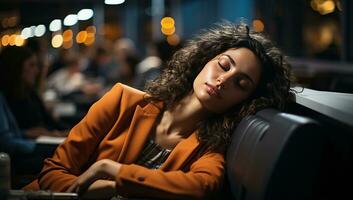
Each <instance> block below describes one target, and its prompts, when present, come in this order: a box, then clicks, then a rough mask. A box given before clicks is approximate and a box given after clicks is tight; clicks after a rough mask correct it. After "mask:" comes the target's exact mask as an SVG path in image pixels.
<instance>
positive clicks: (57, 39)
mask: <svg viewBox="0 0 353 200" xmlns="http://www.w3.org/2000/svg"><path fill="white" fill-rule="evenodd" d="M63 41H64V39H63V36H62V35H54V37H53V38H52V40H51V45H52V46H53V47H54V48H59V47H61V45H62V44H63Z"/></svg>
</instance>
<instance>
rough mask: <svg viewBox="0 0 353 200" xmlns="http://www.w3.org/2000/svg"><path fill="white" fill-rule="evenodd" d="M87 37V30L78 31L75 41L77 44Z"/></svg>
mask: <svg viewBox="0 0 353 200" xmlns="http://www.w3.org/2000/svg"><path fill="white" fill-rule="evenodd" d="M86 38H87V31H80V32H78V33H77V35H76V42H77V43H78V44H80V43H84V42H85V40H86Z"/></svg>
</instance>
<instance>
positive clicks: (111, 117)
mask: <svg viewBox="0 0 353 200" xmlns="http://www.w3.org/2000/svg"><path fill="white" fill-rule="evenodd" d="M145 95H146V93H144V92H141V91H138V90H136V89H133V88H131V87H128V86H126V85H123V84H116V85H115V86H114V87H113V88H112V89H111V90H110V91H109V92H108V93H107V94H105V95H104V96H103V97H102V98H101V99H100V100H99V101H97V102H96V103H95V104H94V105H92V107H91V108H90V110H89V111H88V113H87V115H86V116H85V117H84V118H83V119H82V121H81V122H80V123H78V124H77V125H76V126H75V127H74V128H72V130H71V131H70V134H69V136H68V137H67V139H66V140H65V142H64V143H63V144H62V145H60V146H59V147H58V148H57V150H56V152H55V154H54V156H53V157H52V158H48V159H46V160H45V161H44V167H43V169H42V171H41V173H40V175H39V178H38V179H37V180H36V181H34V182H33V183H31V184H30V185H28V186H26V187H25V188H24V189H25V190H29V189H32V190H36V189H42V190H51V191H56V192H64V191H66V190H67V189H68V188H69V187H70V186H71V185H72V184H73V182H74V181H75V179H76V178H77V177H78V176H79V175H80V174H82V173H83V172H84V171H85V170H87V168H88V167H90V166H91V165H92V164H93V163H94V162H96V161H98V160H101V159H111V160H114V161H117V162H119V163H122V167H121V169H120V171H119V173H118V174H116V177H115V181H116V190H117V193H118V194H120V195H122V196H127V197H152V198H153V197H156V198H166V199H205V198H212V196H213V195H214V194H215V193H216V192H217V190H218V189H219V188H220V185H221V183H222V179H223V172H224V156H223V155H222V154H221V153H216V152H207V153H204V154H203V155H199V153H198V150H200V149H201V145H200V144H199V142H198V140H197V137H196V135H195V133H193V134H191V135H190V136H189V137H188V138H186V139H184V140H182V141H181V142H179V143H178V144H177V145H176V147H175V148H174V149H173V150H172V152H171V153H170V155H169V157H168V158H167V160H166V161H165V162H164V163H163V165H162V166H161V167H160V168H159V169H148V168H145V167H142V166H139V165H136V164H134V163H135V161H136V159H138V156H139V153H140V152H141V150H142V149H143V147H144V144H145V142H146V141H147V139H148V137H149V134H150V133H151V130H152V127H153V125H154V122H155V121H156V119H157V117H158V114H159V113H160V112H161V107H162V103H161V102H160V103H157V104H152V103H149V102H147V101H146V100H144V97H145ZM38 184H39V185H38Z"/></svg>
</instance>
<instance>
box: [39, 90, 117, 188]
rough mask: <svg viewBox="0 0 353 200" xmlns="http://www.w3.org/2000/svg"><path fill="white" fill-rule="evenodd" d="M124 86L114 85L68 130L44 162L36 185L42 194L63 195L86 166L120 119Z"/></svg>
mask: <svg viewBox="0 0 353 200" xmlns="http://www.w3.org/2000/svg"><path fill="white" fill-rule="evenodd" d="M122 94H123V86H122V85H121V84H116V85H115V86H114V87H113V88H112V89H111V90H110V91H109V92H108V93H106V94H105V95H104V96H103V97H102V98H101V99H100V100H98V101H97V102H96V103H95V104H93V105H92V106H91V108H90V109H89V111H88V113H87V115H86V116H85V117H84V118H83V119H82V120H81V122H79V123H78V124H77V125H76V126H75V127H74V128H72V129H71V131H70V133H69V135H68V137H67V139H66V140H65V142H64V143H63V144H62V145H60V146H59V147H58V148H57V150H56V151H55V153H54V156H53V157H52V158H48V159H46V160H45V161H44V166H43V170H42V171H41V173H40V174H39V177H38V182H39V185H40V188H41V189H43V190H51V191H58V192H63V191H66V190H67V189H68V188H69V187H70V186H71V184H72V183H73V182H74V181H75V179H76V178H77V177H78V176H79V175H80V174H81V173H82V172H83V171H84V170H85V168H86V167H87V165H89V164H90V163H89V162H90V160H91V156H92V155H94V153H95V149H96V148H97V146H98V144H99V143H100V141H101V140H102V139H103V137H104V136H105V135H106V134H107V132H109V130H110V129H111V127H112V126H113V125H114V122H115V120H116V119H117V117H118V116H119V115H120V112H121V107H120V106H123V105H120V102H121V98H122Z"/></svg>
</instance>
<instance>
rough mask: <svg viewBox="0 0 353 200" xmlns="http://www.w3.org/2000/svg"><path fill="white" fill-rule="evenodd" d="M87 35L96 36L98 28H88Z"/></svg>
mask: <svg viewBox="0 0 353 200" xmlns="http://www.w3.org/2000/svg"><path fill="white" fill-rule="evenodd" d="M86 31H87V33H93V34H95V33H96V32H97V28H96V27H95V26H88V27H87V28H86Z"/></svg>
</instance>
